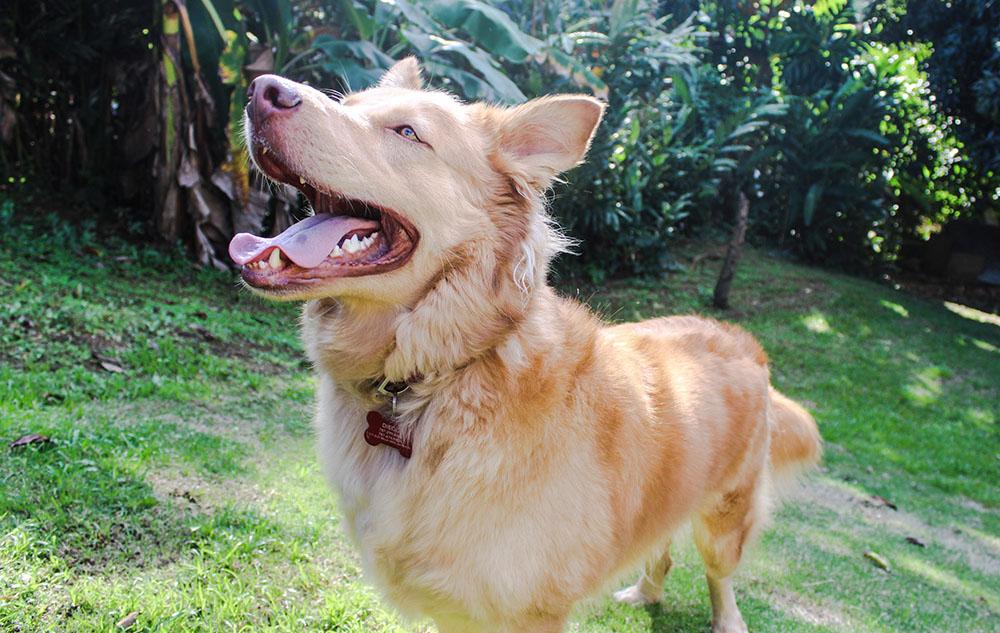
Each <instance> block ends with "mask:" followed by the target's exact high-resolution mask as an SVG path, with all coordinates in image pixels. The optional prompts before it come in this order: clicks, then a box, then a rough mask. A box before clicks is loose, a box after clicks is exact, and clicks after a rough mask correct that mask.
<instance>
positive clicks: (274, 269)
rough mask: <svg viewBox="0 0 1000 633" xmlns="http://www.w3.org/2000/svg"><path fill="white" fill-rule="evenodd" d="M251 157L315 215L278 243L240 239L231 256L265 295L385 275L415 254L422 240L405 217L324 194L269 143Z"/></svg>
mask: <svg viewBox="0 0 1000 633" xmlns="http://www.w3.org/2000/svg"><path fill="white" fill-rule="evenodd" d="M251 151H252V152H253V154H254V159H255V160H256V162H257V164H258V165H259V166H260V168H261V169H262V170H263V171H264V172H265V173H266V174H267V175H268V176H269V177H271V178H273V179H274V180H277V181H280V182H283V183H285V184H288V185H292V186H293V187H296V188H298V189H299V191H301V192H302V193H303V194H304V195H305V196H306V198H307V199H308V200H309V203H310V205H311V206H312V208H313V210H314V211H315V215H313V216H310V217H308V218H306V219H305V220H302V221H301V222H297V223H296V224H293V225H292V226H290V227H288V229H286V230H285V231H284V232H282V233H281V234H280V235H277V236H275V237H271V238H264V237H258V236H256V235H251V234H250V233H240V234H238V235H236V236H235V237H234V238H233V239H232V241H231V242H230V243H229V256H230V257H231V258H232V259H233V261H234V262H236V263H237V264H239V265H240V266H241V267H242V268H241V274H242V276H243V280H244V281H245V282H246V283H248V284H250V285H251V286H253V287H255V288H259V289H261V290H271V291H278V292H280V291H282V290H286V291H290V290H294V289H296V288H298V287H303V286H311V285H316V284H318V283H320V282H323V281H325V280H327V279H331V278H336V277H361V276H365V275H375V274H380V273H385V272H388V271H390V270H394V269H396V268H399V267H400V266H402V265H403V264H405V263H406V262H407V260H409V258H410V256H411V255H412V254H413V251H414V249H415V248H416V245H417V241H418V240H419V234H418V233H417V230H416V228H414V226H413V225H412V224H411V223H410V222H408V221H407V220H406V219H405V218H404V217H402V216H401V215H400V214H398V213H396V212H395V211H393V210H392V209H388V208H386V207H383V206H380V205H378V204H375V203H373V202H369V201H366V200H359V199H354V198H349V197H346V196H343V195H341V194H339V193H337V192H334V191H327V190H322V189H320V188H319V187H318V186H316V185H313V184H311V183H309V182H307V181H306V180H305V179H304V178H302V177H301V176H299V175H297V174H295V173H294V172H293V171H292V170H290V169H289V168H288V167H287V166H286V165H285V163H284V162H283V161H282V160H281V159H280V158H279V157H277V156H276V155H275V152H274V151H273V150H270V149H268V148H267V145H266V144H264V143H261V142H258V141H256V140H255V141H254V142H253V143H252V149H251Z"/></svg>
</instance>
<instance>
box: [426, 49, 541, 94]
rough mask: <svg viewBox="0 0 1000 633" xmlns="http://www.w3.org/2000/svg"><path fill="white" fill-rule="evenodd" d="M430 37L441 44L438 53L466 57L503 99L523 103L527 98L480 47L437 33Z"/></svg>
mask: <svg viewBox="0 0 1000 633" xmlns="http://www.w3.org/2000/svg"><path fill="white" fill-rule="evenodd" d="M430 37H431V40H433V41H435V42H437V43H438V44H439V47H438V49H437V52H438V53H457V54H458V55H461V56H462V57H464V58H465V59H466V61H468V62H469V65H470V66H472V67H473V68H474V69H476V70H477V71H478V72H479V74H480V75H482V77H483V79H485V80H486V82H487V83H489V84H490V86H491V87H492V88H493V90H494V91H495V92H496V94H497V96H499V97H500V99H501V100H502V101H506V102H508V103H521V102H523V101H525V100H526V97H525V96H524V93H522V92H521V89H520V88H518V87H517V85H516V84H515V83H514V82H513V81H511V80H510V78H508V77H507V75H505V74H504V73H503V72H502V71H501V70H500V69H498V68H497V67H496V66H494V65H493V60H492V59H490V57H489V56H488V55H486V54H485V53H484V52H483V51H481V50H480V49H478V48H472V47H471V46H469V45H468V44H466V43H465V42H462V41H459V40H446V39H444V38H441V37H438V36H436V35H432V36H430Z"/></svg>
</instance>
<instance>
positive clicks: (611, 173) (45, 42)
mask: <svg viewBox="0 0 1000 633" xmlns="http://www.w3.org/2000/svg"><path fill="white" fill-rule="evenodd" d="M184 4H185V6H186V7H187V12H188V16H189V18H190V25H191V33H192V39H191V41H190V42H187V41H186V40H184V41H182V42H181V45H179V46H177V48H176V56H177V59H176V60H175V61H176V62H177V64H178V66H177V69H176V71H177V72H178V73H179V78H180V81H181V83H180V84H179V85H178V86H179V89H180V92H181V94H179V95H175V96H176V99H177V101H171V100H170V99H167V98H166V97H165V96H164V95H163V94H161V92H162V88H163V86H162V85H161V84H162V83H163V81H165V80H164V79H163V77H165V75H163V74H161V70H159V66H160V65H161V63H164V62H163V60H164V55H165V51H164V50H163V49H162V46H163V42H164V39H163V38H161V35H162V33H161V31H162V28H163V26H164V24H163V23H162V16H161V14H160V11H159V9H160V8H161V6H162V7H163V8H167V7H170V6H173V3H171V2H169V1H168V2H166V3H159V4H158V3H153V5H143V7H144V8H140V7H138V6H132V5H129V6H127V7H126V6H125V5H124V4H122V5H121V6H118V5H117V4H114V3H112V4H111V5H107V4H102V5H100V6H99V7H98V6H92V4H88V3H82V2H69V3H56V4H51V3H46V4H44V5H37V4H36V3H27V2H21V1H20V0H16V1H15V2H14V4H13V5H12V8H11V11H9V12H6V13H5V14H4V15H2V16H0V137H2V140H3V143H2V145H0V166H2V167H3V169H4V175H5V176H6V182H5V183H3V184H2V185H0V186H3V187H5V188H8V189H14V188H19V187H22V186H23V187H29V188H30V187H39V186H43V185H44V186H45V187H46V188H47V189H48V190H54V191H59V190H62V191H64V192H66V193H69V194H70V196H71V197H70V198H69V201H70V204H71V205H73V206H77V207H80V208H81V209H86V208H87V207H90V208H94V207H97V208H98V209H99V211H98V212H97V214H100V215H103V216H104V217H105V218H107V219H109V220H112V221H114V222H117V223H119V224H121V225H127V227H128V230H129V232H130V233H137V232H139V231H141V228H142V227H143V226H146V227H151V226H157V227H159V228H160V231H161V232H162V234H163V235H165V236H167V237H168V238H169V239H174V238H176V237H178V236H180V237H182V238H184V240H185V241H186V242H187V244H188V246H189V247H192V248H193V249H194V250H195V252H196V254H197V256H198V258H199V260H200V261H201V262H203V263H215V264H216V265H221V262H223V261H224V260H225V254H224V251H225V248H224V247H225V244H226V242H227V240H228V237H229V235H230V234H231V233H232V231H233V230H234V227H235V226H237V225H239V226H241V227H243V228H244V229H246V228H250V229H252V230H256V229H258V228H259V229H261V230H267V228H268V227H270V226H272V225H274V224H283V223H284V222H285V221H287V220H288V218H289V216H290V215H291V214H292V213H294V212H295V211H296V207H297V205H298V202H297V200H296V199H295V196H294V195H291V194H289V193H287V192H283V191H281V190H279V191H278V192H277V193H276V194H275V195H271V196H269V195H266V194H264V193H258V192H256V191H254V190H255V189H256V188H257V185H258V183H255V182H254V181H253V177H252V175H251V174H250V172H249V170H248V167H247V165H248V161H247V157H246V152H245V149H244V148H242V146H241V139H240V125H241V119H242V112H243V108H244V106H245V91H246V86H247V83H248V81H249V80H250V79H251V78H252V77H253V76H254V75H256V74H259V73H262V72H275V73H279V74H283V75H287V76H290V77H292V78H294V79H296V80H299V81H305V82H308V83H310V84H312V85H316V86H319V87H322V88H324V89H327V90H329V91H330V92H331V94H332V95H333V96H336V95H338V94H339V93H342V92H347V91H349V90H356V89H361V88H364V87H367V86H369V85H371V84H372V83H374V82H375V81H377V79H378V78H379V77H380V76H381V74H382V73H383V72H384V70H385V69H386V68H388V67H389V65H390V64H391V63H392V62H393V60H394V59H398V58H400V57H402V56H404V55H407V54H414V55H417V56H418V57H419V58H420V60H421V61H422V63H423V65H424V69H425V74H426V76H427V78H428V81H429V83H430V84H431V85H432V86H434V87H438V88H443V89H446V90H450V91H452V92H455V93H457V94H458V95H459V96H462V97H464V98H466V99H470V100H473V99H485V100H488V101H491V102H497V103H517V102H520V101H523V100H524V99H525V98H528V97H534V96H538V95H541V94H547V93H552V92H567V91H569V92H573V91H586V92H589V93H592V94H595V95H598V96H599V97H601V98H604V99H606V100H607V102H608V109H607V115H606V119H605V122H604V124H603V125H602V126H601V128H600V129H599V130H598V133H597V136H596V137H595V140H594V145H593V148H592V150H591V153H590V157H589V160H588V162H587V163H586V164H585V165H584V166H582V167H581V168H579V169H577V170H575V171H574V172H571V173H570V174H569V175H568V176H567V178H568V183H567V185H565V186H562V187H559V188H557V189H556V190H555V192H554V194H553V200H552V203H553V210H554V212H555V214H556V215H557V216H558V218H559V219H560V221H561V223H562V224H563V225H564V227H565V228H566V229H567V230H568V231H569V232H570V234H571V235H572V236H573V237H576V238H579V239H581V240H582V241H584V242H585V243H586V244H587V248H585V249H582V257H580V258H579V259H574V260H570V261H568V262H563V265H566V266H572V267H578V268H581V269H583V270H585V271H588V272H589V273H590V274H591V275H593V276H595V277H600V276H604V275H608V274H610V275H620V274H635V273H641V274H645V273H656V272H659V271H662V270H664V268H667V267H670V266H671V265H672V264H671V262H672V258H671V255H670V241H671V240H672V239H673V238H674V237H675V236H677V235H681V234H683V235H691V234H707V235H715V234H718V232H719V231H721V230H724V229H725V228H726V225H727V224H728V222H729V219H730V218H731V216H732V215H733V210H734V207H735V203H734V200H735V199H736V198H737V193H738V192H739V191H742V192H743V193H745V194H746V195H747V196H748V198H749V199H750V201H751V212H750V235H751V236H752V237H753V238H754V239H758V240H765V241H767V242H768V243H771V244H775V245H777V246H779V247H780V248H784V249H787V250H789V251H791V252H793V253H795V254H797V255H799V256H802V257H805V258H808V259H812V260H816V261H823V262H827V263H830V264H836V265H838V266H845V267H851V268H862V267H868V266H871V265H883V264H886V263H892V261H893V260H894V259H895V258H896V256H897V254H898V253H899V251H900V249H901V248H902V246H903V245H904V244H906V243H907V242H910V241H913V240H925V239H927V238H928V237H929V236H930V235H931V234H932V233H933V232H935V231H937V230H939V229H940V227H941V225H942V224H944V223H946V222H948V221H950V220H952V219H954V218H958V217H968V216H970V215H973V216H978V217H987V216H988V214H989V213H990V212H991V209H993V208H995V205H996V201H997V196H998V195H1000V193H998V192H1000V181H998V177H1000V176H998V173H1000V170H998V169H997V161H998V160H1000V159H998V156H1000V150H998V149H997V148H998V147H1000V142H998V140H997V139H1000V136H998V134H1000V132H998V129H1000V128H998V121H1000V119H998V116H1000V114H998V113H1000V107H998V103H1000V99H998V98H997V97H996V95H997V94H1000V89H997V85H1000V52H998V51H997V50H994V49H995V48H996V47H995V46H993V43H995V40H996V37H997V29H998V28H1000V27H998V26H997V25H998V24H1000V19H998V16H997V8H996V3H990V2H983V1H982V0H960V1H959V2H955V3H944V2H941V1H940V0H880V1H879V2H876V3H874V4H873V5H872V6H871V7H870V9H869V11H868V14H867V16H866V17H865V19H864V20H862V16H859V15H857V14H856V13H855V9H854V6H853V5H852V4H851V3H849V2H847V1H846V0H821V1H817V2H814V3H808V2H803V1H801V0H761V1H760V2H753V3H749V2H746V1H745V0H684V1H678V2H671V3H663V2H660V3H654V2H651V1H647V0H615V1H614V2H610V3H609V2H598V1H596V0H575V1H574V2H566V3H545V2H535V1H533V0H505V1H503V2H500V1H496V2H486V1H483V0H456V1H446V0H441V1H437V0H435V1H432V2H413V1H412V0H398V1H394V2H388V1H384V0H363V1H362V0H301V1H296V2H293V1H292V0H249V1H248V2H236V1H235V0H198V1H193V2H187V3H184ZM38 7H40V8H38ZM184 33H185V31H184V30H183V29H182V32H181V38H182V40H183V38H184ZM56 42H58V43H59V44H56ZM64 43H65V44H64ZM15 44H16V46H15ZM192 51H193V52H194V53H195V54H192ZM196 61H197V62H198V64H197V68H196V64H195V62H196ZM94 64H96V65H97V66H96V68H94ZM88 65H89V66H88ZM164 65H165V66H167V65H170V64H165V63H164ZM84 67H86V71H82V70H81V69H82V68H84ZM198 69H200V71H199V70H198ZM162 72H165V71H162ZM157 90H160V91H161V92H157ZM185 126H186V127H185ZM182 127H183V129H181V128H182ZM151 130H152V131H153V133H152V134H151V133H150V131H151ZM192 131H193V139H194V143H195V145H196V147H193V148H187V143H185V142H183V141H188V142H189V141H190V140H191V138H192V135H191V132H192ZM182 133H183V134H182ZM177 148H181V149H182V150H183V151H182V152H180V153H178V155H176V156H175V155H174V154H173V153H171V152H173V151H176V150H177ZM171 161H172V162H171ZM181 167H185V168H187V169H188V173H190V172H191V171H192V170H193V171H197V172H198V175H199V177H198V179H197V187H199V188H200V189H199V195H197V196H194V195H192V196H191V197H190V199H191V200H195V201H196V202H197V203H198V204H195V203H193V202H190V201H189V202H187V203H186V204H185V203H184V200H183V199H182V200H181V204H180V205H179V206H177V205H175V207H176V208H174V209H173V212H175V216H172V217H173V218H174V219H173V221H171V222H164V221H163V218H164V217H168V216H169V215H170V212H171V209H169V208H167V206H168V205H166V204H165V202H164V200H166V199H167V198H168V196H166V195H165V194H163V189H162V187H163V186H165V185H164V183H161V182H159V181H156V183H155V184H156V185H157V187H152V186H151V182H152V181H153V180H154V174H159V176H156V177H157V178H159V177H163V178H165V182H166V183H168V184H169V183H171V182H174V181H176V180H177V177H176V175H177V173H179V172H178V170H179V169H180V168H181ZM171 169H172V170H173V171H170V170H171ZM164 174H165V175H164ZM151 191H154V192H155V193H151ZM183 193H184V192H183V191H182V192H181V194H183ZM182 198H183V196H182ZM199 204H200V205H202V206H199ZM177 213H179V214H180V217H176V214H177ZM282 215H283V216H284V217H281V216H282ZM206 218H207V220H206ZM247 223H249V224H252V225H253V226H249V227H248V226H247ZM164 226H168V227H170V229H171V230H167V229H165V228H163V227H164Z"/></svg>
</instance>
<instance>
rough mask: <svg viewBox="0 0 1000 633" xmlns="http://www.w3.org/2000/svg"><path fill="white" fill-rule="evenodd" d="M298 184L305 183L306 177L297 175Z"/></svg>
mask: <svg viewBox="0 0 1000 633" xmlns="http://www.w3.org/2000/svg"><path fill="white" fill-rule="evenodd" d="M299 184H300V185H304V184H306V179H305V178H303V177H302V176H299Z"/></svg>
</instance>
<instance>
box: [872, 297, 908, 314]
mask: <svg viewBox="0 0 1000 633" xmlns="http://www.w3.org/2000/svg"><path fill="white" fill-rule="evenodd" d="M879 303H880V304H881V305H882V307H883V308H886V309H887V310H892V311H893V312H895V313H896V314H898V315H899V316H901V317H903V318H904V319H908V318H910V311H909V310H907V309H906V308H904V307H903V306H901V305H899V304H898V303H893V302H892V301H886V300H885V299H882V300H880V301H879Z"/></svg>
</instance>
